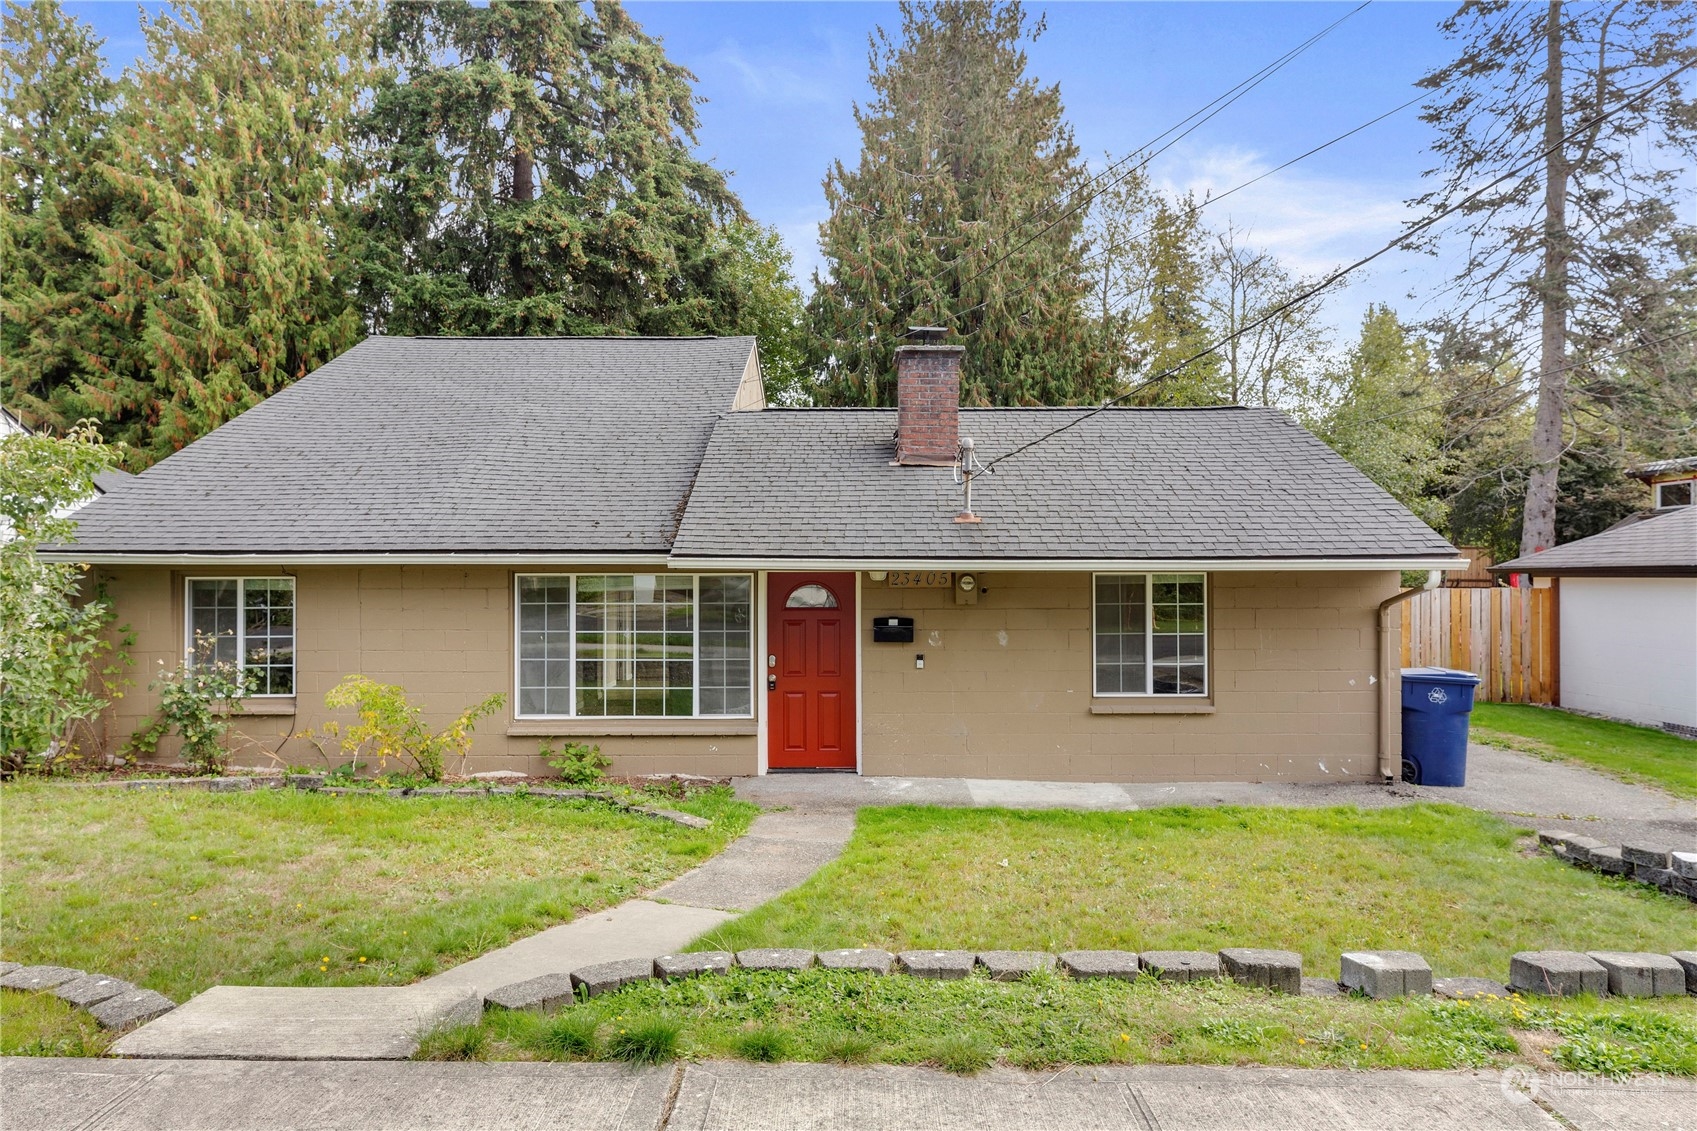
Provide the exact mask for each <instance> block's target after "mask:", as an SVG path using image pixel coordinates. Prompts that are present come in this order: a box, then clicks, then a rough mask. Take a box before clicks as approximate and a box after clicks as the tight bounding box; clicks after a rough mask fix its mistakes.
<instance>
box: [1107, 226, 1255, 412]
mask: <svg viewBox="0 0 1697 1131" xmlns="http://www.w3.org/2000/svg"><path fill="white" fill-rule="evenodd" d="M1148 231H1149V234H1148V237H1147V241H1148V243H1147V248H1148V250H1147V253H1146V255H1145V257H1144V266H1145V282H1144V295H1145V301H1144V302H1143V304H1142V308H1141V309H1135V310H1131V311H1127V312H1126V313H1128V314H1129V315H1130V317H1129V318H1128V319H1127V320H1126V335H1127V338H1128V339H1129V342H1130V346H1131V350H1132V358H1133V369H1132V374H1131V380H1132V382H1133V383H1134V384H1135V383H1137V382H1139V381H1149V380H1151V379H1152V378H1156V377H1159V380H1158V381H1157V382H1156V383H1155V384H1153V385H1150V386H1149V387H1148V388H1147V389H1146V390H1145V391H1144V392H1143V393H1140V394H1139V395H1138V397H1137V400H1138V401H1139V402H1140V403H1143V404H1168V405H1207V404H1222V403H1229V402H1230V400H1231V396H1230V394H1229V392H1228V391H1227V389H1226V386H1225V382H1224V381H1223V380H1222V376H1223V374H1222V369H1223V366H1222V361H1221V356H1220V354H1218V353H1211V354H1208V355H1207V356H1206V357H1200V358H1197V359H1196V360H1195V361H1192V362H1190V363H1189V364H1188V365H1183V367H1182V368H1175V367H1177V366H1180V365H1181V363H1183V362H1184V361H1185V359H1186V358H1189V357H1193V356H1194V355H1195V354H1196V353H1197V352H1198V351H1200V350H1204V349H1207V348H1208V346H1209V345H1211V344H1212V343H1213V341H1214V331H1213V328H1212V327H1211V326H1210V325H1209V322H1208V311H1207V309H1206V307H1205V305H1204V303H1205V302H1206V293H1207V290H1208V281H1209V280H1208V261H1207V252H1206V247H1205V244H1204V242H1203V241H1204V240H1205V239H1206V233H1205V232H1204V231H1203V229H1202V224H1201V221H1200V220H1199V219H1198V218H1197V214H1196V202H1195V200H1194V199H1193V198H1191V197H1190V196H1188V195H1186V196H1184V197H1181V198H1179V199H1178V200H1177V201H1167V200H1164V199H1157V200H1156V202H1155V208H1154V211H1153V213H1152V215H1151V216H1150V223H1149V230H1148Z"/></svg>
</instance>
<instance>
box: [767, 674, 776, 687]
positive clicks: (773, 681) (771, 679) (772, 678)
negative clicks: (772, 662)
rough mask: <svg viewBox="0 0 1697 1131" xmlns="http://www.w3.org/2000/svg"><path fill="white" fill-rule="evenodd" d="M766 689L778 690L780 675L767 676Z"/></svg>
mask: <svg viewBox="0 0 1697 1131" xmlns="http://www.w3.org/2000/svg"><path fill="white" fill-rule="evenodd" d="M766 690H767V691H776V690H778V677H777V676H775V675H769V676H767V677H766Z"/></svg>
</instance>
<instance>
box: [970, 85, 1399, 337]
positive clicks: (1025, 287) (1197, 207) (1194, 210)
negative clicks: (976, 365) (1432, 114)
mask: <svg viewBox="0 0 1697 1131" xmlns="http://www.w3.org/2000/svg"><path fill="white" fill-rule="evenodd" d="M1425 97H1426V95H1424V94H1417V95H1415V96H1414V97H1413V98H1410V99H1409V100H1408V101H1407V102H1404V103H1403V104H1402V105H1401V106H1396V107H1393V108H1391V109H1389V110H1386V111H1385V112H1384V113H1383V114H1380V115H1379V116H1378V117H1377V118H1373V119H1372V120H1370V121H1366V122H1362V123H1361V124H1360V125H1359V126H1356V127H1355V128H1354V129H1352V130H1349V131H1347V132H1345V133H1341V134H1339V135H1338V136H1337V137H1334V138H1332V139H1331V140H1330V141H1323V142H1321V143H1320V144H1319V145H1316V146H1314V148H1312V149H1310V150H1307V151H1306V152H1304V153H1299V154H1297V155H1296V156H1295V157H1292V158H1290V159H1289V160H1288V161H1285V162H1283V163H1282V164H1279V165H1275V166H1274V167H1273V168H1271V169H1268V170H1267V171H1265V172H1263V173H1259V174H1257V175H1256V176H1253V177H1251V178H1249V180H1247V181H1244V182H1243V183H1242V184H1237V185H1233V186H1232V187H1231V188H1229V189H1227V190H1226V191H1225V192H1222V193H1220V194H1219V195H1218V196H1210V197H1208V198H1207V199H1205V200H1203V201H1201V202H1200V203H1197V204H1193V205H1191V206H1190V208H1189V209H1188V210H1186V211H1185V212H1184V213H1183V214H1182V217H1181V218H1182V219H1185V220H1189V219H1191V218H1192V217H1194V216H1198V215H1200V214H1201V213H1202V211H1203V210H1204V209H1206V208H1208V207H1210V206H1212V205H1215V204H1218V203H1219V202H1220V201H1222V200H1224V199H1226V198H1227V197H1228V196H1232V195H1234V194H1235V193H1239V192H1242V191H1243V190H1244V189H1246V188H1249V187H1250V186H1251V185H1253V184H1256V183H1257V182H1259V181H1264V180H1266V179H1267V178H1268V177H1270V176H1272V175H1273V174H1274V173H1282V172H1284V171H1285V170H1286V169H1288V168H1290V167H1291V166H1292V165H1295V164H1296V163H1297V162H1299V161H1306V160H1307V159H1308V158H1310V157H1312V156H1314V155H1315V154H1316V153H1319V152H1321V151H1323V150H1326V149H1330V148H1331V147H1332V146H1334V145H1336V144H1338V143H1339V142H1340V141H1347V140H1348V139H1349V138H1352V137H1354V136H1355V135H1356V134H1358V133H1360V132H1361V131H1362V130H1365V129H1369V128H1371V127H1373V126H1376V125H1378V124H1379V123H1380V122H1382V121H1384V120H1385V119H1386V118H1390V117H1393V116H1395V115H1397V114H1400V113H1402V112H1403V111H1404V110H1406V109H1408V108H1409V107H1410V106H1413V105H1414V104H1415V103H1417V102H1419V101H1420V100H1421V99H1423V98H1425ZM1154 230H1155V229H1154V225H1153V224H1151V225H1148V226H1146V227H1144V228H1143V229H1142V230H1141V231H1139V232H1138V233H1137V234H1136V235H1135V236H1132V237H1131V242H1135V241H1136V240H1140V239H1142V238H1143V237H1144V236H1146V235H1148V234H1149V233H1150V232H1152V231H1154ZM1105 255H1106V253H1105V252H1104V253H1102V254H1101V255H1098V256H1092V257H1091V258H1090V259H1086V260H1085V261H1084V263H1083V266H1086V267H1088V266H1090V265H1091V264H1093V263H1096V262H1100V261H1101V259H1102V258H1104V257H1105ZM1068 269H1070V268H1067V267H1064V266H1063V267H1062V268H1061V269H1060V270H1068ZM1058 273H1059V271H1051V272H1049V273H1048V274H1044V275H1037V276H1035V277H1034V278H1032V279H1031V280H1029V281H1028V282H1025V283H1023V284H1021V285H1020V286H1019V287H1016V288H1015V289H1014V290H1013V291H1011V292H1009V294H1010V297H1011V296H1014V295H1019V294H1022V293H1024V292H1026V291H1029V290H1031V289H1032V288H1033V287H1035V286H1036V285H1037V284H1038V283H1041V282H1043V281H1044V280H1045V279H1050V278H1053V277H1054V276H1055V275H1056V274H1058ZM1127 301H1129V299H1126V300H1122V301H1121V302H1120V304H1119V306H1117V307H1116V308H1115V312H1116V313H1117V312H1118V311H1119V310H1121V309H1124V307H1125V303H1126V302H1127ZM989 304H990V300H989V299H985V300H984V301H983V302H980V303H977V304H976V305H973V306H969V307H967V308H966V309H965V310H963V311H961V312H959V313H958V314H952V315H950V316H949V317H950V319H951V320H959V319H961V318H965V317H966V316H967V315H968V314H972V313H975V312H977V311H980V310H983V309H984V308H985V307H986V306H988V305H989Z"/></svg>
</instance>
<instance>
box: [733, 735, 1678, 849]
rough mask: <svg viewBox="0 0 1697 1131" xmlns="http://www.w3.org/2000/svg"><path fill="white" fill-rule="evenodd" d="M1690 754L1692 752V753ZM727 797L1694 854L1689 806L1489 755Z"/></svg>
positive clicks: (835, 784)
mask: <svg viewBox="0 0 1697 1131" xmlns="http://www.w3.org/2000/svg"><path fill="white" fill-rule="evenodd" d="M1693 751H1694V752H1697V744H1694V745H1693ZM735 784H736V790H737V796H739V797H742V798H746V799H747V800H749V801H753V802H755V803H757V804H760V805H764V806H773V805H791V806H794V807H796V808H798V809H808V810H814V811H822V810H830V809H840V810H850V811H852V810H854V809H858V808H860V807H861V806H865V805H947V806H961V807H984V806H1005V807H1007V808H1010V809H1085V810H1131V809H1150V808H1155V807H1157V806H1162V805H1288V806H1296V807H1303V808H1309V807H1315V806H1322V805H1359V806H1361V807H1363V808H1382V807H1385V806H1391V805H1409V804H1412V803H1413V802H1416V801H1447V802H1450V803H1452V804H1456V805H1466V806H1468V807H1470V808H1473V809H1482V810H1484V811H1486V812H1490V813H1498V814H1501V815H1503V816H1506V817H1510V818H1513V819H1515V820H1516V821H1518V822H1520V823H1523V824H1529V825H1536V826H1537V827H1538V828H1562V829H1567V830H1569V831H1572V832H1581V833H1584V834H1585V835H1586V836H1594V837H1596V838H1598V839H1599V840H1603V841H1606V842H1608V843H1610V844H1619V843H1621V842H1622V841H1631V840H1633V839H1634V838H1635V837H1636V838H1643V839H1647V840H1648V841H1650V842H1651V843H1668V844H1686V843H1689V844H1697V802H1694V801H1689V800H1684V799H1681V798H1677V797H1674V796H1672V795H1671V794H1668V793H1664V792H1662V791H1661V790H1659V789H1654V788H1651V787H1649V786H1642V785H1633V784H1630V783H1628V782H1623V781H1619V780H1618V779H1615V778H1611V777H1609V776H1608V775H1606V774H1600V773H1597V772H1596V771H1595V770H1590V769H1587V768H1585V767H1584V766H1580V765H1577V764H1575V763H1572V762H1546V761H1544V760H1543V759H1541V758H1534V757H1532V756H1531V755H1528V754H1520V753H1516V752H1515V751H1512V750H1504V749H1502V748H1500V747H1495V746H1481V745H1477V744H1475V745H1473V746H1470V747H1469V748H1468V753H1467V784H1466V785H1465V786H1462V787H1460V788H1455V789H1447V788H1441V787H1437V786H1412V785H1405V784H1403V783H1401V782H1398V783H1395V784H1392V785H1387V784H1384V783H1382V782H1377V783H1376V782H1367V781H1329V782H1284V781H1267V782H1166V783H1154V784H1140V785H1137V784H1134V785H1121V784H1117V783H1113V782H1025V781H993V780H978V779H973V778H877V777H858V776H856V775H853V774H770V775H768V776H766V777H760V778H737V779H736V783H735Z"/></svg>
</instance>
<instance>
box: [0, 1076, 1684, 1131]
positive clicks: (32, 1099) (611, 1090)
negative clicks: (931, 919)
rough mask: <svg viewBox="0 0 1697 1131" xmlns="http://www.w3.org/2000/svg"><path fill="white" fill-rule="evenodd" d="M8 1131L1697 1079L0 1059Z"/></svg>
mask: <svg viewBox="0 0 1697 1131" xmlns="http://www.w3.org/2000/svg"><path fill="white" fill-rule="evenodd" d="M0 1101H3V1103H4V1122H5V1126H6V1128H7V1129H8V1131H35V1129H49V1128H51V1129H59V1128H89V1129H91V1131H92V1129H96V1128H99V1129H105V1131H156V1129H158V1128H174V1129H181V1131H196V1129H200V1128H220V1129H222V1128H231V1129H238V1128H256V1129H257V1128H264V1129H266V1131H287V1129H291V1128H322V1129H327V1131H329V1129H353V1128H383V1129H389V1128H415V1127H429V1128H437V1129H441V1131H459V1129H475V1128H491V1129H494V1128H500V1129H503V1131H506V1129H513V1131H517V1129H523V1128H537V1129H538V1131H540V1129H544V1128H549V1129H561V1131H570V1129H575V1128H584V1129H595V1131H601V1129H604V1128H629V1129H634V1131H683V1129H688V1131H717V1129H727V1131H728V1129H737V1131H759V1129H762V1128H772V1129H778V1128H782V1129H785V1131H791V1129H794V1131H872V1129H877V1128H894V1129H906V1128H914V1129H924V1131H966V1129H969V1128H974V1129H975V1128H1008V1129H1025V1128H1030V1129H1053V1131H1093V1129H1098V1128H1100V1129H1103V1131H1110V1129H1111V1131H1155V1129H1161V1131H1228V1129H1229V1131H1239V1129H1242V1131H1248V1129H1254V1131H1279V1129H1282V1128H1290V1129H1293V1131H1295V1129H1301V1131H1310V1129H1312V1131H1344V1129H1350V1128H1374V1129H1404V1128H1406V1129H1408V1131H1448V1129H1462V1128H1466V1129H1469V1131H1472V1129H1477V1128H1529V1129H1534V1128H1535V1129H1546V1128H1547V1129H1550V1131H1556V1129H1559V1128H1568V1129H1570V1131H1571V1129H1578V1131H1592V1129H1597V1131H1601V1129H1604V1128H1609V1129H1628V1128H1640V1127H1642V1128H1652V1127H1653V1128H1658V1129H1663V1131H1666V1129H1673V1128H1681V1127H1684V1128H1691V1127H1693V1126H1697V1083H1693V1082H1691V1081H1685V1080H1677V1081H1676V1080H1667V1079H1652V1078H1645V1079H1633V1080H1629V1081H1625V1082H1620V1083H1611V1082H1608V1081H1601V1080H1589V1081H1587V1080H1565V1079H1563V1080H1554V1079H1551V1080H1542V1079H1538V1078H1537V1077H1533V1076H1530V1075H1529V1074H1520V1073H1515V1074H1504V1073H1500V1072H1345V1071H1334V1070H1283V1069H1266V1068H1165V1067H1136V1068H1090V1069H1085V1068H1076V1069H1067V1070H1063V1071H1059V1072H1053V1073H1026V1072H1015V1071H1012V1070H1006V1069H999V1070H992V1071H989V1072H985V1073H982V1074H980V1075H978V1076H973V1077H960V1076H952V1075H949V1074H947V1073H943V1072H937V1071H933V1070H931V1069H924V1068H893V1067H870V1068H847V1067H839V1066H832V1065H806V1064H778V1065H753V1064H742V1063H732V1062H708V1063H705V1064H691V1065H675V1066H665V1067H659V1068H646V1069H629V1068H625V1067H622V1066H617V1065H609V1064H534V1063H508V1064H429V1063H411V1062H401V1063H390V1062H371V1063H361V1064H350V1063H346V1062H331V1063H322V1062H294V1063H271V1062H251V1061H249V1062H235V1061H110V1060H104V1061H103V1060H68V1059H47V1058H44V1059H8V1060H5V1061H0Z"/></svg>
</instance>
